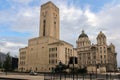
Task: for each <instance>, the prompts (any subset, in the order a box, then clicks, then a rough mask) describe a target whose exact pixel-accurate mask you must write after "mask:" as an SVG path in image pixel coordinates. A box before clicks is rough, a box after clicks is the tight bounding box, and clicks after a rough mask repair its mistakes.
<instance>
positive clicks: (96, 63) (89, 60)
mask: <svg viewBox="0 0 120 80" xmlns="http://www.w3.org/2000/svg"><path fill="white" fill-rule="evenodd" d="M96 39H97V44H91V41H90V40H89V37H88V35H87V34H85V32H84V31H82V33H81V34H80V36H79V37H78V40H77V41H76V44H77V54H78V65H79V67H80V68H84V67H86V68H87V70H88V72H96V70H97V71H98V72H106V71H115V70H116V69H117V61H116V55H117V53H116V52H115V46H114V45H113V44H112V43H111V44H110V45H107V39H106V36H105V35H104V33H102V32H100V33H99V34H98V36H97V38H96Z"/></svg>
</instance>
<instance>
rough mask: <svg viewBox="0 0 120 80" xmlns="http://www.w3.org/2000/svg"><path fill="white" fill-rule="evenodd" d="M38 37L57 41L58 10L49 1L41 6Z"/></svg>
mask: <svg viewBox="0 0 120 80" xmlns="http://www.w3.org/2000/svg"><path fill="white" fill-rule="evenodd" d="M39 35H40V37H42V36H51V37H53V38H55V39H59V8H57V7H56V6H55V5H54V4H53V3H52V2H51V1H49V2H47V3H45V4H43V5H42V6H41V12H40V32H39Z"/></svg>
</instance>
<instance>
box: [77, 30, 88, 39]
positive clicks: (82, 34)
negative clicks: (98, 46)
mask: <svg viewBox="0 0 120 80" xmlns="http://www.w3.org/2000/svg"><path fill="white" fill-rule="evenodd" d="M82 37H88V36H87V34H85V33H84V31H82V33H81V34H80V36H79V38H82Z"/></svg>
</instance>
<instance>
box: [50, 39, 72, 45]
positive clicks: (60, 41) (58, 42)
mask: <svg viewBox="0 0 120 80" xmlns="http://www.w3.org/2000/svg"><path fill="white" fill-rule="evenodd" d="M64 43H65V44H68V45H71V46H73V45H72V44H70V43H68V42H65V41H62V40H59V41H57V42H53V43H50V44H48V45H53V44H63V45H64Z"/></svg>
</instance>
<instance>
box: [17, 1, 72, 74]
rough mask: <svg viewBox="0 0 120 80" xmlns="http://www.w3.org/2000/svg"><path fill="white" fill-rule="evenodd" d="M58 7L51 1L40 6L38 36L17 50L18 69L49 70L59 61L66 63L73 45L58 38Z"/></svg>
mask: <svg viewBox="0 0 120 80" xmlns="http://www.w3.org/2000/svg"><path fill="white" fill-rule="evenodd" d="M59 24H60V22H59V8H58V7H56V6H55V5H54V4H53V3H52V2H47V3H45V4H43V5H42V6H41V11H40V32H39V37H36V38H33V39H30V40H29V41H28V47H25V48H21V49H20V50H19V52H20V56H19V71H30V70H32V71H37V72H49V71H51V69H52V67H55V65H57V64H58V63H59V61H61V62H62V63H64V64H68V60H69V57H70V56H72V53H73V46H72V45H71V44H69V43H67V42H65V41H62V40H60V39H59V31H60V29H59Z"/></svg>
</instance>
